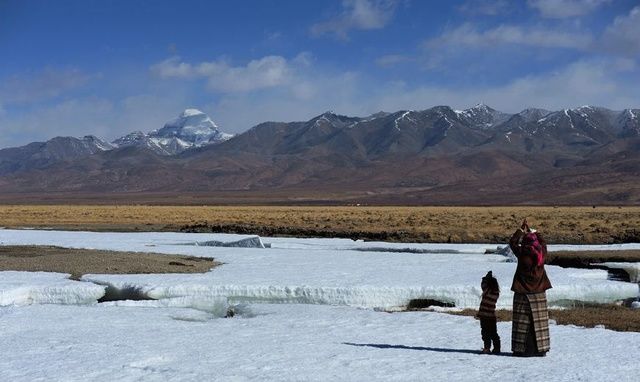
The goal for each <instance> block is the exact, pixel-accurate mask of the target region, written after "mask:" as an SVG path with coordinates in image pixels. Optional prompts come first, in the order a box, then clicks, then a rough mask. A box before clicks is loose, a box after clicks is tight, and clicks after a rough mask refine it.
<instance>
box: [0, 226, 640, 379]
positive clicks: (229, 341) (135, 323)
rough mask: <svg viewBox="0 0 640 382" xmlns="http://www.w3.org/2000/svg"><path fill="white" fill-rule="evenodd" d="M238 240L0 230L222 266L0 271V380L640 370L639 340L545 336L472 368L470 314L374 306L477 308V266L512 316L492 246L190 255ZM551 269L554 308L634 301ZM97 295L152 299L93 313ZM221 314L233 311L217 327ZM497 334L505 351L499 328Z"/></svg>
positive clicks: (504, 331) (604, 374)
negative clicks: (539, 351)
mask: <svg viewBox="0 0 640 382" xmlns="http://www.w3.org/2000/svg"><path fill="white" fill-rule="evenodd" d="M244 239H249V240H244ZM238 240H242V242H243V243H248V242H254V243H257V244H256V246H257V247H260V245H259V243H258V241H257V240H255V238H254V239H251V237H250V236H247V235H221V234H184V233H89V232H60V231H38V230H1V229H0V243H1V244H4V245H12V244H39V245H57V246H62V247H72V248H95V249H109V250H127V251H145V252H157V253H175V254H186V255H192V256H206V257H215V258H216V259H217V260H218V261H222V262H223V263H224V264H223V265H222V266H220V267H217V268H215V269H213V270H212V271H211V272H208V273H206V274H170V275H86V276H85V277H84V280H85V282H77V281H71V280H68V279H66V275H63V274H53V273H41V272H40V273H35V272H34V273H30V272H0V322H1V323H2V328H1V333H2V334H1V335H2V346H0V380H2V381H4V380H7V381H9V380H10V381H32V380H67V381H76V380H77V381H84V380H104V381H111V380H122V381H138V380H145V381H146V380H163V381H164V380H179V381H182V380H186V381H196V380H239V381H244V380H317V381H326V380H349V381H364V380H402V381H411V380H445V379H446V380H478V379H479V378H484V379H487V380H501V381H503V380H524V379H529V378H531V377H532V376H535V378H542V379H544V380H553V381H563V380H567V381H569V380H571V381H573V380H615V381H623V380H634V379H635V378H637V376H638V374H640V366H639V365H638V363H637V349H638V343H640V334H639V333H617V332H613V331H609V330H604V329H583V328H576V327H571V326H556V325H552V326H551V336H552V350H551V352H550V353H549V355H548V356H547V357H546V358H542V359H518V358H512V357H496V356H481V355H478V354H476V351H477V350H478V349H479V348H480V347H481V339H480V328H479V324H478V322H477V321H475V320H474V319H472V318H468V317H454V316H449V315H444V314H438V313H430V312H416V313H385V312H380V311H378V310H379V309H376V308H382V309H393V308H397V307H402V306H404V305H406V304H407V303H408V301H409V300H410V299H414V298H429V299H436V300H440V301H443V302H451V303H454V304H455V305H456V306H457V307H477V305H478V303H479V297H480V289H479V281H480V278H481V277H482V276H483V275H484V274H485V273H486V272H487V271H488V270H492V271H493V273H494V275H496V277H497V278H498V280H499V281H500V283H501V287H502V290H503V293H502V295H501V297H500V300H499V306H501V307H506V308H508V307H510V305H511V293H510V292H509V291H508V289H509V286H510V283H511V278H512V276H513V272H514V270H515V264H514V263H508V262H505V260H506V259H505V258H504V257H503V256H499V255H485V254H484V251H485V250H486V249H495V247H496V246H495V245H489V244H486V245H484V244H458V245H456V244H390V243H370V242H367V243H365V242H354V241H351V240H348V239H292V238H262V242H264V244H270V245H271V248H246V247H225V246H198V245H195V243H203V242H210V241H215V242H218V243H222V244H224V243H232V242H237V241H238ZM568 247H569V246H551V247H550V250H559V249H568ZM599 247H600V248H601V247H602V246H599ZM637 247H640V245H637V244H629V245H623V246H615V247H606V248H608V249H611V248H616V249H628V248H637ZM569 248H570V249H581V248H584V247H580V246H570V247H569ZM588 249H592V248H588ZM407 251H408V252H407ZM547 271H548V273H549V277H550V279H551V281H552V283H553V285H554V288H553V289H551V290H550V291H549V293H548V297H549V301H550V303H551V304H552V305H567V304H571V303H573V302H575V301H595V302H608V301H613V300H618V299H622V298H628V297H637V296H638V286H637V285H635V284H632V283H623V282H616V281H609V280H607V272H606V271H603V270H578V269H562V268H558V267H553V266H549V267H547ZM86 281H91V282H86ZM105 286H110V287H116V288H122V289H135V290H137V291H138V292H140V293H142V294H144V295H146V296H148V297H151V298H154V299H156V300H151V301H117V302H108V303H102V304H97V303H96V302H95V301H96V300H97V299H98V298H99V297H100V296H102V294H103V293H104V288H105ZM273 303H279V304H277V305H274V304H273ZM283 303H286V304H283ZM229 306H233V307H234V309H235V311H236V313H237V315H236V316H235V317H233V318H221V317H223V316H224V315H225V314H226V312H227V308H228V307H229ZM362 308H366V309H362ZM498 329H499V332H500V335H501V337H502V341H503V349H504V350H505V351H509V350H510V324H509V323H500V324H499V325H498ZM633 349H636V350H633ZM612 360H615V362H613V361H612Z"/></svg>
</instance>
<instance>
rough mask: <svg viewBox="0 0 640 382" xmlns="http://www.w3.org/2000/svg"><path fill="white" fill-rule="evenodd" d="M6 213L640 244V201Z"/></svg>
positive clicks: (148, 225)
mask: <svg viewBox="0 0 640 382" xmlns="http://www.w3.org/2000/svg"><path fill="white" fill-rule="evenodd" d="M0 216H2V221H0V225H1V226H4V227H6V228H37V229H58V230H87V231H116V232H151V231H161V232H167V231H170V232H217V233H239V234H255V235H260V236H294V237H335V238H349V239H354V240H367V241H391V242H407V243H409V242H416V243H447V242H450V243H495V244H496V245H499V244H506V242H507V241H508V239H509V237H510V236H511V234H512V233H513V231H514V230H515V227H517V226H518V224H519V223H520V221H521V220H522V218H524V217H527V218H528V219H529V221H530V222H531V223H532V225H533V226H534V227H536V228H537V229H538V230H539V231H540V232H542V233H543V235H544V236H545V238H546V240H547V242H549V243H552V244H612V243H629V242H640V228H638V227H640V207H624V208H619V207H596V208H592V207H523V206H515V207H375V206H344V207H338V206H140V205H125V206H123V205H84V206H83V205H0Z"/></svg>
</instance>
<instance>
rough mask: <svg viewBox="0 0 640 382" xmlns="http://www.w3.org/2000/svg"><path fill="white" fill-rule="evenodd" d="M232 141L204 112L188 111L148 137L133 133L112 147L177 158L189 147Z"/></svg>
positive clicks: (150, 133)
mask: <svg viewBox="0 0 640 382" xmlns="http://www.w3.org/2000/svg"><path fill="white" fill-rule="evenodd" d="M231 137H233V135H231V134H226V133H223V132H221V131H219V130H218V126H217V125H216V124H215V122H213V121H212V120H211V118H209V116H208V115H207V114H205V113H204V112H202V111H200V110H198V109H194V108H189V109H185V110H184V111H183V112H182V113H180V115H179V116H178V118H176V119H174V120H171V121H169V122H167V123H166V124H165V125H164V126H163V127H162V128H161V129H157V130H153V131H151V132H149V133H148V134H144V133H142V132H141V131H134V132H132V133H130V134H128V135H125V136H124V137H122V138H119V139H117V140H115V141H114V142H113V143H114V144H116V145H117V146H132V145H135V146H146V147H150V148H151V149H153V150H154V151H156V152H158V153H161V154H163V155H171V154H177V153H180V152H182V151H184V150H187V149H190V148H192V147H200V146H205V145H209V144H213V143H220V142H223V141H226V140H228V139H230V138H231Z"/></svg>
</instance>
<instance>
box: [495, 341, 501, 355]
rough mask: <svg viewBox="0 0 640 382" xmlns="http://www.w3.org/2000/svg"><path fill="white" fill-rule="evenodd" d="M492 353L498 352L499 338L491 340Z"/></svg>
mask: <svg viewBox="0 0 640 382" xmlns="http://www.w3.org/2000/svg"><path fill="white" fill-rule="evenodd" d="M493 354H500V340H495V341H493Z"/></svg>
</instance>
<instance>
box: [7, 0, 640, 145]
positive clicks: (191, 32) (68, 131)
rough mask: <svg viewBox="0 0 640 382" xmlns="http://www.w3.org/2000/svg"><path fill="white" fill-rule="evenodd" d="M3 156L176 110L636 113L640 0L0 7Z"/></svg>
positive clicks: (283, 115)
mask: <svg viewBox="0 0 640 382" xmlns="http://www.w3.org/2000/svg"><path fill="white" fill-rule="evenodd" d="M0 57H2V65H0V147H7V146H14V145H21V144H25V143H28V142H31V141H35V140H46V139H49V138H51V137H53V136H56V135H71V136H82V135H85V134H95V135H98V136H102V137H104V138H107V139H109V140H111V139H114V138H116V137H118V136H120V135H123V134H125V133H128V132H130V131H133V130H142V131H149V130H152V129H156V128H160V127H162V125H163V123H164V122H166V121H167V120H169V119H172V118H175V117H176V116H177V115H178V114H179V113H180V112H181V111H182V110H183V109H185V108H188V107H195V108H199V109H201V110H203V111H205V112H207V113H208V114H209V115H210V116H211V117H212V119H213V120H214V121H216V123H217V124H218V125H219V126H220V128H221V130H223V131H226V132H231V133H238V132H242V131H245V130H247V129H248V128H250V127H251V126H253V125H255V124H256V123H259V122H262V121H266V120H277V121H293V120H306V119H309V118H311V117H313V116H315V115H318V114H320V113H322V112H324V111H326V110H333V111H335V112H337V113H340V114H347V115H356V116H364V115H368V114H371V113H374V112H377V111H380V110H384V111H397V110H403V109H418V110H419V109H426V108H429V107H432V106H435V105H450V106H452V107H454V108H459V109H462V108H466V107H470V106H473V105H474V104H476V103H479V102H483V103H486V104H488V105H490V106H492V107H494V108H497V109H499V110H503V111H506V112H517V111H519V110H521V109H523V108H525V107H544V108H549V109H560V108H565V107H577V106H580V105H584V104H593V105H600V106H605V107H610V108H613V109H624V108H628V107H634V108H638V107H640V86H638V85H637V84H640V66H639V65H640V1H638V0H521V1H506V0H460V1H444V0H443V1H426V0H331V1H329V0H327V1H304V0H300V1H293V0H262V1H257V0H256V1H249V0H237V1H136V0H129V1H124V0H123V1H117V0H113V1H64V0H63V1H57V2H53V1H29V0H25V1H18V0H15V1H7V0H0Z"/></svg>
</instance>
